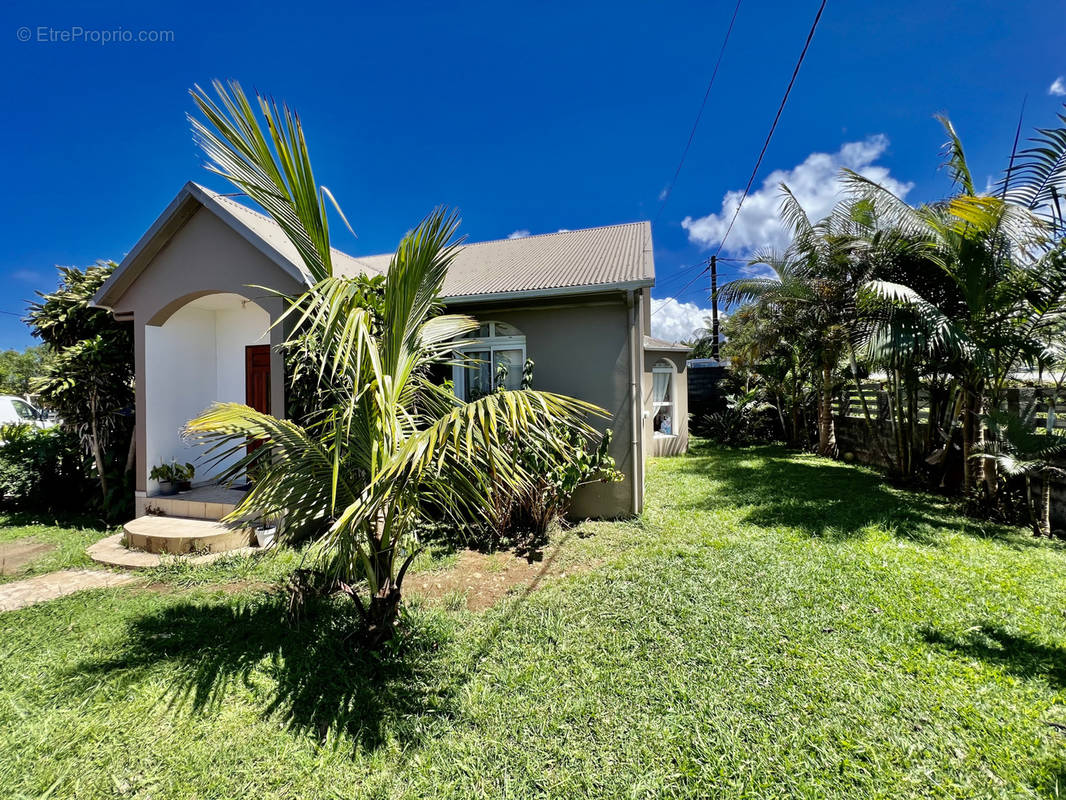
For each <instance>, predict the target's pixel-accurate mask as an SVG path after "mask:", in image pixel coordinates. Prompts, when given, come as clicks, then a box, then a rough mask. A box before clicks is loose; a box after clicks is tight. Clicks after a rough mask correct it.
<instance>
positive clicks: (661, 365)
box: [651, 358, 674, 436]
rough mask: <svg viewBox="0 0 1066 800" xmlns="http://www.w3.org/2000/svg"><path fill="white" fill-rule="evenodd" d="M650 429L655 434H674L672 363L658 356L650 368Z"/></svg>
mask: <svg viewBox="0 0 1066 800" xmlns="http://www.w3.org/2000/svg"><path fill="white" fill-rule="evenodd" d="M651 400H652V402H651V408H652V414H654V417H653V418H652V429H653V430H654V431H655V435H656V436H673V435H674V365H673V364H672V363H670V362H669V361H667V360H666V359H665V358H660V359H659V360H658V361H656V362H655V366H654V367H652V368H651Z"/></svg>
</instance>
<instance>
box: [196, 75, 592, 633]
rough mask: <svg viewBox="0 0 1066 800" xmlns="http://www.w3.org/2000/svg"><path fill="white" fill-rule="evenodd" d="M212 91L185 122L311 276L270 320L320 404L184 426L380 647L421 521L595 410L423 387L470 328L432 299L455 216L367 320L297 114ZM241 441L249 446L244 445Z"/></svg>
mask: <svg viewBox="0 0 1066 800" xmlns="http://www.w3.org/2000/svg"><path fill="white" fill-rule="evenodd" d="M216 89H217V91H218V94H219V97H220V102H221V108H224V109H225V112H223V111H222V110H220V107H219V106H216V105H215V104H214V103H212V102H211V101H210V100H208V99H207V98H206V96H204V94H203V93H202V92H201V91H200V90H199V89H197V90H195V92H194V97H195V98H196V100H197V104H198V105H199V106H200V108H201V110H202V111H203V112H204V114H205V116H206V117H207V118H208V120H209V123H210V124H211V125H212V126H213V129H212V128H208V127H207V126H206V125H204V124H201V123H199V122H195V121H194V129H195V131H196V134H197V137H198V139H199V141H200V142H201V144H202V145H203V147H204V150H205V152H206V153H207V154H208V157H209V158H210V159H211V161H212V168H213V169H214V170H215V171H217V172H219V173H220V174H222V175H224V176H225V177H226V178H227V179H228V180H230V181H231V182H232V183H233V184H234V185H235V186H237V187H238V188H240V189H241V190H242V191H245V192H246V193H247V194H248V195H249V196H250V197H252V198H253V199H255V200H256V201H257V202H259V203H260V204H261V205H262V206H263V207H264V209H265V210H266V211H267V212H268V213H269V214H270V216H271V217H272V218H274V219H275V220H276V221H277V222H278V224H279V226H280V227H281V228H282V230H283V231H284V232H285V233H286V235H287V236H288V237H289V238H290V240H292V241H293V243H294V245H295V246H297V248H298V249H299V251H300V253H301V256H302V257H303V259H304V261H305V266H306V268H307V270H308V273H309V275H311V276H313V280H314V282H313V285H312V286H311V287H310V288H309V289H308V290H307V291H306V292H305V293H303V294H302V295H300V296H299V297H296V298H291V303H290V306H289V308H288V310H287V312H286V313H285V315H284V316H283V318H282V320H281V321H279V323H278V324H282V325H290V326H291V327H292V329H293V330H294V331H297V332H298V333H297V335H298V336H302V337H309V338H307V339H306V340H305V341H310V342H314V343H315V348H316V349H317V348H321V351H320V357H319V358H318V359H317V361H316V362H315V363H316V365H317V368H318V372H319V374H318V381H319V384H318V385H319V386H321V387H323V390H322V392H321V393H320V395H319V396H320V397H321V398H325V399H326V401H327V402H326V403H324V404H323V405H322V407H321V409H320V410H319V411H318V412H317V413H316V414H315V415H313V416H312V418H311V420H310V421H307V422H305V423H304V424H301V423H300V422H297V421H291V420H281V419H277V418H275V417H273V416H271V415H269V414H263V413H260V412H257V411H255V410H253V409H251V408H249V407H247V406H243V405H238V404H233V403H229V404H219V405H215V406H213V407H212V408H210V409H208V410H207V411H206V412H205V413H204V414H202V415H201V416H200V417H198V418H197V419H195V420H192V421H191V422H190V423H189V424H188V426H187V429H186V430H187V434H188V435H189V436H190V437H193V438H195V439H198V440H201V441H203V442H205V443H206V444H208V446H209V450H210V452H211V453H212V454H213V455H215V456H217V457H218V458H219V459H222V460H226V459H233V458H234V457H235V456H240V458H239V459H238V460H237V461H236V462H235V463H233V464H232V465H231V466H229V467H228V468H226V469H225V471H224V473H223V476H222V477H223V478H224V479H226V478H228V479H234V478H236V477H237V476H239V475H241V474H243V473H245V472H247V471H248V470H250V469H255V470H257V480H256V481H255V482H254V483H253V485H252V488H251V489H250V490H249V492H248V493H247V495H246V496H245V498H244V500H243V501H242V502H241V504H240V505H239V506H238V507H237V509H236V510H235V511H234V513H233V514H231V515H230V516H229V517H228V519H229V520H230V521H233V522H236V521H238V520H241V519H247V518H249V517H254V518H261V519H277V520H279V521H280V529H279V541H281V542H282V543H286V544H298V543H302V542H309V543H310V546H309V549H308V551H307V558H308V559H309V560H310V562H311V563H312V564H313V565H314V567H315V569H316V571H317V573H318V575H320V576H321V578H320V580H319V581H318V582H319V584H320V585H322V586H325V587H327V588H329V589H336V590H339V591H341V592H343V593H344V594H346V595H347V596H348V597H350V598H351V599H352V600H353V602H354V604H355V607H356V608H357V609H358V613H359V614H360V617H361V620H362V639H363V641H364V642H365V643H366V644H367V645H368V646H370V647H378V646H381V645H382V644H383V643H384V642H386V641H387V640H388V639H389V638H390V637H391V636H392V634H393V630H394V626H395V623H396V621H397V619H398V613H399V609H400V601H401V591H402V586H403V580H404V576H405V574H406V572H407V569H408V568H409V567H410V565H411V562H412V561H413V559H414V557H415V555H416V554H417V552H418V544H417V531H418V529H419V527H420V526H421V525H423V524H427V523H431V522H439V521H440V516H441V515H443V516H444V518H445V519H446V520H452V521H455V522H456V523H461V521H462V520H463V519H468V518H470V517H471V516H473V515H474V514H475V513H476V512H477V511H478V510H484V509H486V508H489V507H490V506H491V499H490V498H491V494H492V492H493V491H494V489H495V488H496V487H501V486H502V487H506V488H507V489H508V490H510V491H521V490H523V489H525V488H526V487H529V486H531V485H532V484H533V480H534V476H532V475H530V474H529V473H528V471H527V470H526V469H525V468H524V467H523V465H522V464H521V463H518V462H516V461H515V460H514V459H513V458H512V457H511V453H510V451H509V449H508V444H509V442H511V441H513V440H515V439H521V440H523V441H524V442H525V443H526V445H527V446H529V447H531V448H534V449H535V450H538V451H539V452H542V453H545V454H548V453H559V452H564V451H565V448H564V445H563V443H562V442H561V441H559V436H560V434H559V432H560V431H567V432H569V433H572V434H573V435H577V436H579V437H583V438H589V439H591V438H592V437H594V436H595V431H594V430H593V429H592V428H591V426H589V425H588V423H587V422H585V421H584V417H586V416H587V415H593V414H603V413H605V412H603V411H602V410H601V409H598V408H597V407H595V406H592V405H590V404H588V403H584V402H581V401H579V400H575V399H573V398H569V397H564V396H561V395H556V394H551V393H547V392H538V391H533V390H529V389H523V390H515V391H502V392H497V393H493V394H490V395H488V396H485V397H482V398H480V399H479V400H477V401H476V402H471V403H464V402H462V401H461V400H459V399H458V398H456V397H455V395H454V394H453V393H451V392H450V391H449V390H448V389H446V388H444V387H441V386H439V385H436V384H435V383H434V382H433V381H432V380H431V379H430V371H431V369H432V368H433V366H434V365H439V364H445V363H451V359H452V354H453V351H454V350H455V348H456V346H457V345H458V344H459V343H458V342H457V340H458V338H459V337H461V336H463V335H464V334H466V333H468V332H471V331H473V330H476V329H477V327H478V323H477V321H476V320H474V319H472V318H471V317H468V316H464V315H458V314H446V313H441V311H442V309H441V307H440V302H439V299H438V298H439V293H440V289H441V286H442V284H443V281H444V278H445V276H446V274H447V270H448V265H449V263H450V262H451V260H452V259H453V258H454V256H455V254H456V252H457V247H458V245H457V244H456V243H455V242H454V239H453V237H454V234H455V231H456V228H457V225H458V219H457V217H456V216H455V214H453V213H448V212H446V211H444V210H437V211H434V212H433V213H432V214H430V215H429V216H428V217H426V219H425V220H423V221H422V223H421V224H420V225H418V227H416V228H415V229H414V230H413V231H411V232H410V233H408V234H407V235H405V236H404V237H403V239H402V240H401V241H400V244H399V246H398V247H397V249H396V252H395V254H394V255H393V257H392V260H391V263H390V265H389V270H388V273H387V274H386V276H385V279H384V284H383V286H382V295H381V306H380V312H379V315H378V314H376V313H374V312H372V310H371V309H369V308H368V307H367V302H366V297H365V292H364V287H363V286H362V285H361V284H360V283H359V282H357V281H354V280H352V279H348V278H344V277H337V276H333V275H332V270H331V262H330V260H329V253H330V247H329V236H328V226H327V224H326V221H325V205H324V202H323V197H324V196H328V193H326V192H325V190H321V192H320V191H319V190H318V189H317V187H316V186H315V184H314V179H313V176H312V172H311V168H310V159H309V156H308V153H307V146H306V143H305V141H304V136H303V132H302V129H301V126H300V121H299V119H298V118H297V117H296V115H295V114H293V113H292V112H290V111H289V110H288V109H287V108H285V107H284V106H283V107H282V108H281V109H280V110H279V109H278V108H277V106H276V105H274V104H272V103H268V102H267V101H265V100H263V99H262V98H259V108H260V111H261V112H262V114H263V116H264V117H265V119H266V124H267V127H268V129H269V131H270V136H269V139H268V136H267V135H265V134H264V133H263V132H262V129H261V127H260V124H259V120H258V118H257V117H256V116H255V114H254V113H253V112H252V109H251V104H250V103H249V102H248V101H247V99H246V98H245V96H244V94H243V92H242V91H241V89H240V87H239V86H238V85H237V84H235V83H231V84H229V88H228V90H227V89H226V88H225V87H223V86H222V85H221V84H216ZM227 113H228V115H229V116H228V117H227V116H226V114H227ZM279 126H280V127H279ZM271 145H273V149H272V148H271ZM378 316H379V318H377V319H376V317H378ZM378 325H379V326H380V328H379V330H376V329H375V328H376V326H378ZM291 341H292V340H290V342H291ZM463 344H469V341H466V342H463ZM249 441H255V442H257V443H259V446H258V447H257V448H255V449H253V450H252V451H251V452H250V453H249V452H247V448H246V445H247V443H248V442H249ZM362 582H365V584H366V590H367V592H368V595H369V597H368V599H367V600H366V601H364V600H363V599H362V597H361V596H360V595H361V587H360V584H361V583H362Z"/></svg>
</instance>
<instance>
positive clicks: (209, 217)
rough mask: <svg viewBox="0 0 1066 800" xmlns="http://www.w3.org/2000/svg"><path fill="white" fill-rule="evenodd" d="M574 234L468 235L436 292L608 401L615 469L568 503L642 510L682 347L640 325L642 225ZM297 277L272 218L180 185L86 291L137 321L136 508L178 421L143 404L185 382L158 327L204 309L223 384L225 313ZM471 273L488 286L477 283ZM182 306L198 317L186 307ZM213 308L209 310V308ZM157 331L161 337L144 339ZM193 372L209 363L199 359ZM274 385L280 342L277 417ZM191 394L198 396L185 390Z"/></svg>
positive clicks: (667, 444) (645, 269)
mask: <svg viewBox="0 0 1066 800" xmlns="http://www.w3.org/2000/svg"><path fill="white" fill-rule="evenodd" d="M573 234H574V235H573V236H570V234H552V235H549V236H545V237H531V239H534V240H540V241H529V240H527V241H522V240H517V243H509V242H507V241H504V242H491V243H484V244H474V245H469V246H467V247H465V248H464V251H463V253H465V254H466V255H465V256H464V255H463V253H461V255H460V257H459V258H457V259H456V261H455V262H454V264H453V268H452V270H453V272H454V273H455V274H454V277H453V276H452V275H449V283H446V285H445V292H446V293H447V292H448V289H449V288H450V286H449V284H450V285H451V287H455V288H456V290H458V289H459V288H460V287H461V289H462V291H456V293H455V294H453V295H452V296H451V297H446V298H445V302H446V303H447V304H448V307H449V308H450V309H452V310H454V311H456V312H460V313H466V314H470V315H472V316H474V317H476V318H478V319H479V320H482V321H489V320H492V321H495V322H499V323H505V324H506V325H507V326H510V327H511V328H513V329H515V330H517V331H520V332H521V334H522V335H523V336H524V341H525V354H526V356H527V357H529V358H532V359H533V360H534V362H535V364H536V367H535V372H534V387H535V388H537V389H544V390H548V391H553V392H560V393H564V394H569V395H572V396H574V397H577V398H580V399H582V400H586V401H588V402H591V403H595V404H596V405H598V406H601V407H602V408H604V409H605V410H606V411H607V413H608V415H609V417H608V418H607V419H604V420H599V421H597V424H598V425H599V427H600V428H601V429H605V428H606V427H610V428H611V429H612V430H613V442H612V455H613V456H614V458H615V460H616V463H617V466H618V468H619V469H620V470H621V471H622V472H623V473H624V474H625V479H624V481H622V482H621V483H614V484H596V485H592V486H588V487H585V488H584V489H582V490H581V492H580V493H579V495H578V497H577V498H576V500H575V508H574V515H575V516H577V517H605V518H613V517H623V516H629V515H632V514H639V513H640V512H641V510H642V508H643V493H644V462H645V460H646V458H647V457H648V456H651V455H666V454H673V453H678V452H682V451H683V450H684V449H685V447H686V446H687V437H688V429H687V409H686V408H685V402H686V401H685V398H686V395H687V392H686V390H685V380H686V374H685V357H686V355H687V351H686V350H685V349H684V348H678V347H676V346H673V345H670V344H669V343H662V342H656V340H652V339H650V337H649V336H648V329H649V327H650V290H651V286H652V284H653V283H654V265H653V262H652V257H651V230H650V226H649V225H648V224H647V223H636V224H632V225H624V226H612V227H609V228H602V229H589V230H586V231H575V232H573ZM567 237H570V238H567ZM337 256H338V257H337V259H336V261H337V264H338V267H337V268H338V269H339V270H340V272H341V274H351V273H353V272H356V271H365V272H371V273H375V272H381V271H382V270H383V269H385V268H387V263H388V262H387V257H384V256H371V257H366V258H353V257H351V256H348V255H346V254H340V253H338V254H337ZM494 263H498V264H499V265H500V269H499V270H496V271H494V270H493V269H492V265H493V264H494ZM541 263H543V264H545V265H547V268H546V269H545V270H540V269H538V264H541ZM482 275H484V276H485V277H484V280H483V281H482V280H481V277H479V276H482ZM491 275H496V276H497V277H496V278H490V277H489V276H491ZM305 285H306V276H305V275H304V273H303V271H302V269H301V266H300V263H299V260H298V258H296V257H295V255H294V253H293V252H292V248H291V245H289V243H288V242H287V240H286V239H285V238H284V237H283V236H281V235H280V232H279V231H278V230H277V228H276V226H273V223H272V222H271V221H270V220H268V219H266V218H265V217H263V216H262V215H259V214H257V213H256V212H254V211H252V210H251V209H247V208H245V207H244V206H241V205H240V204H239V203H236V202H235V201H233V200H231V199H229V198H223V197H219V196H218V195H214V194H213V193H211V192H209V191H208V190H206V189H203V188H202V187H199V186H196V185H195V184H189V185H187V186H186V187H185V189H183V190H182V192H181V193H180V194H179V195H178V197H177V198H176V199H175V201H174V202H173V203H171V205H170V206H169V207H168V208H167V209H166V211H164V213H163V215H162V216H160V218H159V219H158V220H157V221H156V223H155V224H154V225H153V226H152V228H150V229H149V231H148V232H147V233H146V234H145V235H144V237H142V239H141V240H140V241H139V242H138V243H137V245H136V246H135V247H134V249H133V250H132V251H131V252H130V254H129V255H128V256H127V257H126V258H125V259H124V260H123V262H122V264H120V265H119V268H118V269H117V270H116V271H115V273H114V275H113V276H112V278H111V279H110V280H109V281H108V283H107V284H105V286H104V287H103V288H102V289H101V291H100V293H99V294H98V296H97V298H96V302H97V304H98V305H100V306H102V307H106V308H110V309H112V311H113V312H114V314H115V316H116V318H118V319H123V320H128V321H132V322H133V324H134V329H135V342H136V371H137V385H138V392H137V409H136V412H137V463H138V469H137V490H138V499H139V503H138V508H139V509H143V507H144V504H145V498H147V497H149V496H151V495H152V493H153V485H152V482H151V481H149V480H148V477H147V473H148V471H149V469H150V468H151V466H152V465H151V464H150V463H148V461H149V459H150V458H151V457H152V456H150V453H152V454H154V453H157V452H164V451H165V447H164V445H166V441H165V440H166V438H167V437H169V436H177V433H178V432H177V431H176V430H173V431H172V430H171V428H173V424H172V422H171V423H168V426H169V427H168V426H163V427H162V428H160V426H159V425H158V424H157V425H155V426H153V422H152V420H153V416H160V415H162V414H163V413H164V412H163V411H161V410H159V407H160V404H164V405H165V404H167V403H169V402H170V401H171V399H172V398H174V397H175V396H176V395H180V394H181V393H182V392H186V391H191V389H188V388H187V384H188V383H196V379H195V378H191V379H186V380H184V382H174V381H173V380H172V379H171V383H170V384H167V383H166V381H167V372H168V371H170V370H167V369H166V368H165V365H160V364H158V363H157V362H158V361H159V360H160V358H161V356H160V354H162V353H167V354H168V356H167V357H168V358H171V359H177V360H181V356H183V355H187V357H188V358H189V359H193V360H195V359H197V358H198V355H197V353H196V352H193V351H192V346H191V345H190V351H189V352H188V353H187V354H184V353H182V352H181V350H180V348H181V342H182V339H181V338H180V337H179V338H177V339H175V338H174V336H175V334H172V335H171V338H170V339H166V336H165V335H164V334H165V332H166V331H167V329H168V326H170V327H173V326H174V325H175V324H176V322H175V321H176V320H178V319H179V318H180V317H181V314H185V315H186V316H190V318H191V319H200V318H203V319H206V320H208V321H209V322H208V323H207V324H209V323H210V320H211V319H216V320H218V323H217V329H218V332H217V333H216V334H215V337H216V338H215V339H214V340H210V339H208V344H207V345H206V347H207V348H208V349H210V348H211V347H212V346H214V347H216V349H217V351H218V353H217V358H216V359H215V360H214V361H212V362H211V365H212V366H211V367H210V369H215V370H216V371H217V374H216V375H215V377H214V380H215V381H216V383H215V385H216V386H217V387H219V391H222V387H223V386H224V385H229V384H231V383H233V381H232V380H231V379H230V378H231V377H232V376H229V375H228V374H227V373H226V370H227V369H228V367H226V366H225V365H226V364H229V363H231V362H232V358H231V356H232V354H227V353H224V352H223V349H224V348H227V347H230V346H231V345H233V346H238V345H243V344H250V343H251V341H250V340H251V338H252V337H251V336H249V337H248V338H249V342H236V343H231V342H229V341H228V340H227V335H228V334H226V333H225V332H224V331H228V330H232V326H231V327H230V328H224V326H223V324H222V320H223V315H224V314H226V315H229V316H225V319H227V320H230V322H229V323H227V324H231V323H232V320H233V319H239V314H238V313H237V312H239V311H240V309H241V308H243V307H244V306H245V305H248V306H249V308H252V307H254V308H256V309H258V310H257V311H256V314H258V316H256V317H255V318H256V319H259V320H265V319H266V317H269V320H270V321H271V322H273V321H274V320H276V319H277V318H278V316H279V315H280V314H281V313H282V301H281V300H280V299H279V298H278V297H275V296H273V295H272V294H271V293H270V292H267V291H264V290H263V289H262V288H255V287H269V289H272V290H276V291H278V292H283V293H287V294H294V293H298V292H299V291H300V290H301V289H302V288H303V287H304V286H305ZM479 285H484V287H485V288H486V289H487V290H488V291H484V292H481V291H478V290H477V287H478V286H479ZM523 287H528V288H523ZM212 296H217V297H218V298H219V299H218V300H217V301H215V302H214V304H212V301H211V300H210V299H209V298H211V297H212ZM223 299H225V301H223ZM227 303H228V305H227ZM183 309H185V310H184V311H183ZM189 309H193V310H195V311H196V313H198V314H200V315H201V317H192V316H191V315H192V313H193V311H190V310H189ZM229 309H232V310H233V313H231V312H230V310H229ZM179 312H180V313H179ZM262 312H265V314H263V313H262ZM212 313H213V314H215V317H210V316H208V315H210V314H212ZM200 327H203V326H202V325H201V326H200ZM193 333H196V334H199V333H200V332H199V331H195V330H192V331H191V332H190V333H186V334H185V335H186V336H188V337H189V338H190V339H191V338H192V334H193ZM230 338H232V337H230ZM282 339H283V332H282V331H281V329H280V327H277V328H271V329H270V331H269V332H263V335H262V337H261V338H260V339H258V340H256V341H260V342H264V343H265V342H269V343H270V344H271V345H277V344H279V343H280V341H281V340H282ZM212 341H213V342H214V344H213V345H212V343H211V342H212ZM158 342H163V344H154V343H158ZM167 348H169V349H167ZM175 348H178V349H177V350H175ZM175 354H177V355H175ZM227 359H229V360H227ZM664 360H665V361H669V362H670V363H671V364H673V365H674V367H675V377H674V380H675V384H674V398H675V399H674V402H675V403H676V404H677V405H676V408H674V409H673V414H674V418H675V419H676V420H678V423H677V424H676V425H675V428H674V430H673V431H672V432H671V435H670V436H661V435H657V434H655V433H654V431H653V429H652V417H653V416H654V414H653V411H654V409H652V408H651V406H650V405H649V404H650V402H651V401H650V392H651V385H652V370H653V367H654V365H655V364H657V363H659V364H660V368H661V362H663V361H664ZM205 363H207V362H206V361H205ZM203 371H204V372H205V373H206V372H207V371H208V367H205V368H204V370H203ZM190 374H193V373H190ZM153 376H157V377H153ZM153 381H155V382H156V383H157V384H158V386H157V387H156V389H155V390H154V393H153V391H149V389H151V385H152V382H153ZM202 384H203V385H202V386H201V387H200V391H201V393H202V392H205V391H210V390H211V386H212V384H211V383H210V379H209V378H204V380H203V381H202ZM284 392H285V379H284V365H283V362H282V358H281V356H280V354H279V353H278V352H277V351H276V350H272V353H271V370H270V396H271V406H272V409H273V413H275V414H277V415H279V416H280V414H281V413H282V411H283V409H284V407H285V404H284ZM198 396H199V395H198ZM150 398H156V399H154V400H151V401H150ZM159 398H162V399H159ZM175 402H176V401H175ZM188 402H193V403H195V399H193V400H190V401H188ZM182 408H183V407H182V406H181V405H180V403H179V404H177V406H176V409H177V410H174V409H171V410H170V411H169V412H167V413H170V414H171V416H172V417H173V414H175V413H181V410H182ZM153 442H155V444H153ZM160 442H162V444H160Z"/></svg>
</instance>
